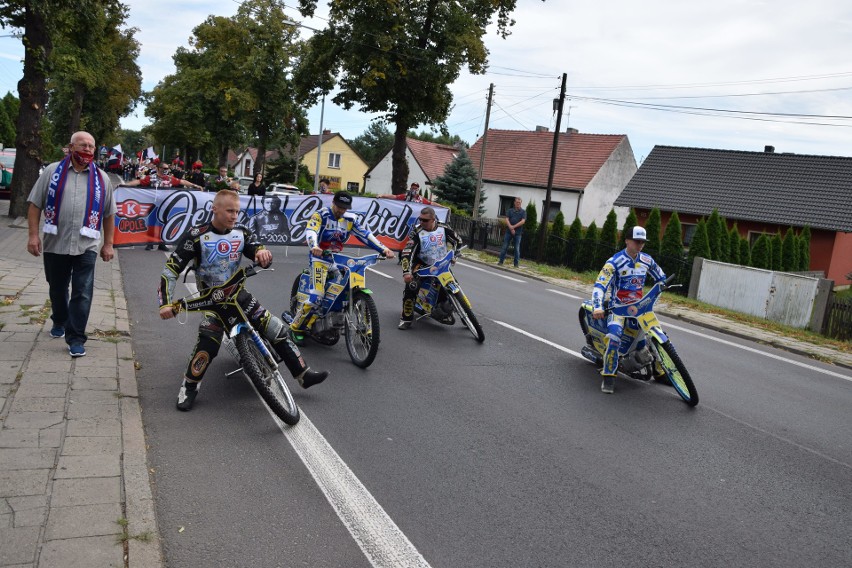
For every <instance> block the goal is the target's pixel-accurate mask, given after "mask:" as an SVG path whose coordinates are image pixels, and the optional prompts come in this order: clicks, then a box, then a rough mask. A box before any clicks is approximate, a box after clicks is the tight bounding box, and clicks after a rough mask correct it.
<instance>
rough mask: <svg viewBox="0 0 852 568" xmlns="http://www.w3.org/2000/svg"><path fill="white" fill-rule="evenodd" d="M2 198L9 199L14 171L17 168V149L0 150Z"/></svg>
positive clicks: (0, 188)
mask: <svg viewBox="0 0 852 568" xmlns="http://www.w3.org/2000/svg"><path fill="white" fill-rule="evenodd" d="M0 164H2V165H3V171H2V172H0V199H9V196H10V195H11V194H10V192H9V186H10V185H11V184H12V172H14V170H15V149H14V148H12V149H6V150H0Z"/></svg>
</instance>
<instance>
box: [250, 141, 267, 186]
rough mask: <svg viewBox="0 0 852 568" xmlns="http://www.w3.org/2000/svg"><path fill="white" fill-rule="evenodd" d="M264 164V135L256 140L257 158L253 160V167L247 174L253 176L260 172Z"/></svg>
mask: <svg viewBox="0 0 852 568" xmlns="http://www.w3.org/2000/svg"><path fill="white" fill-rule="evenodd" d="M264 164H266V137H265V136H261V137H260V138H258V140H257V158H256V159H255V160H254V169H253V170H252V172H251V174H249V175H251V177H254V176H256V175H257V174H259V173H260V172H262V171H263V166H264Z"/></svg>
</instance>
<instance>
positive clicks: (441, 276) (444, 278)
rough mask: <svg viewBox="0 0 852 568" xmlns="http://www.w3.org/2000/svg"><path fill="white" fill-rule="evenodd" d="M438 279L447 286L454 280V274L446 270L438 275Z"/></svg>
mask: <svg viewBox="0 0 852 568" xmlns="http://www.w3.org/2000/svg"><path fill="white" fill-rule="evenodd" d="M438 280H439V281H440V282H441V284H443V285H444V286H446V285H448V284H449V283H450V282H452V281H453V275H452V274H450V273H449V272H444V273H442V274H439V275H438Z"/></svg>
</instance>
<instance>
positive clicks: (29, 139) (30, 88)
mask: <svg viewBox="0 0 852 568" xmlns="http://www.w3.org/2000/svg"><path fill="white" fill-rule="evenodd" d="M78 7H79V6H78V5H77V4H73V3H67V2H61V1H60V0H41V1H39V2H31V1H29V0H9V1H7V2H3V3H0V26H2V27H3V28H20V29H22V30H23V31H24V37H25V38H26V41H25V42H22V43H23V45H24V68H23V76H22V77H21V80H20V81H18V95H19V96H20V110H19V113H18V116H17V117H16V118H15V120H14V122H15V134H16V138H15V144H14V145H15V148H17V154H16V156H15V175H14V176H13V177H12V185H11V186H10V193H11V197H10V202H9V216H10V217H13V218H14V217H21V216H26V214H27V213H26V212H27V209H28V205H27V195H28V194H29V191H30V189H32V187H33V185H34V184H35V181H36V179H37V178H38V176H39V170H40V169H41V157H42V153H43V152H42V150H43V144H44V140H43V136H42V135H43V133H42V119H43V118H44V108H45V106H46V105H47V74H48V70H49V61H50V55H51V52H52V51H53V37H52V36H53V35H54V34H55V33H56V31H57V29H61V28H62V27H63V26H64V25H66V23H65V20H66V19H67V18H69V17H70V16H71V14H70V12H71V11H72V10H74V9H77V8H78ZM4 143H5V142H4Z"/></svg>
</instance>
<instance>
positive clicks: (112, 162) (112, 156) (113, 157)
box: [106, 144, 124, 171]
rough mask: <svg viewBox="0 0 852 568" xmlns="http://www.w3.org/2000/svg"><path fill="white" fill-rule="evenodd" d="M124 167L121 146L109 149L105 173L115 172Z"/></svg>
mask: <svg viewBox="0 0 852 568" xmlns="http://www.w3.org/2000/svg"><path fill="white" fill-rule="evenodd" d="M123 165H124V154H123V153H122V151H121V144H119V145H118V146H116V147H115V148H112V149H110V151H109V157H108V158H107V161H106V169H107V171H117V170H120V169H121V168H122V166H123Z"/></svg>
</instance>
